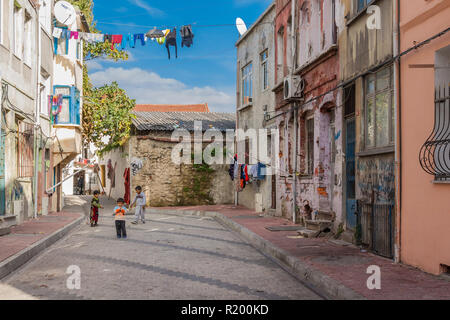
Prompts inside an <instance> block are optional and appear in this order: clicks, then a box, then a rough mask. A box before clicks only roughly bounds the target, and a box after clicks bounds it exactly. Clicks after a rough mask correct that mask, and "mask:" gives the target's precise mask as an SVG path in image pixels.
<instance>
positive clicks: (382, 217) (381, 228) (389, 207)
mask: <svg viewBox="0 0 450 320" xmlns="http://www.w3.org/2000/svg"><path fill="white" fill-rule="evenodd" d="M357 220H358V221H357V224H358V228H359V229H360V234H359V238H360V239H359V240H360V242H361V243H362V244H364V245H366V246H368V247H369V249H370V250H371V251H373V252H374V253H376V254H378V255H380V256H383V257H386V258H393V257H394V204H389V203H388V204H376V203H375V204H372V203H367V202H364V201H361V200H358V201H357Z"/></svg>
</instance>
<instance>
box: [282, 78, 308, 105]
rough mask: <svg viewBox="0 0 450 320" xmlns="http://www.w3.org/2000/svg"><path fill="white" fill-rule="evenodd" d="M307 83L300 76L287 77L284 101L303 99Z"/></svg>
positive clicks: (285, 79)
mask: <svg viewBox="0 0 450 320" xmlns="http://www.w3.org/2000/svg"><path fill="white" fill-rule="evenodd" d="M304 88H305V82H304V80H303V79H302V78H301V77H300V76H287V77H286V78H284V100H289V99H293V98H301V97H302V96H303V89H304Z"/></svg>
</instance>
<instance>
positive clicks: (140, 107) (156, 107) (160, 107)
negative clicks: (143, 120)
mask: <svg viewBox="0 0 450 320" xmlns="http://www.w3.org/2000/svg"><path fill="white" fill-rule="evenodd" d="M134 111H137V112H209V108H208V104H207V103H204V104H137V105H136V107H134Z"/></svg>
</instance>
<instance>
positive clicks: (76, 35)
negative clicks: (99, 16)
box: [70, 31, 78, 40]
mask: <svg viewBox="0 0 450 320" xmlns="http://www.w3.org/2000/svg"><path fill="white" fill-rule="evenodd" d="M72 38H74V39H76V40H78V31H70V39H72Z"/></svg>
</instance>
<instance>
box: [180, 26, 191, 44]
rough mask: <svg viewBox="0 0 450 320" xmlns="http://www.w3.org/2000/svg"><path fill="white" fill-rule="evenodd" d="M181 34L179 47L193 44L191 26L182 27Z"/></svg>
mask: <svg viewBox="0 0 450 320" xmlns="http://www.w3.org/2000/svg"><path fill="white" fill-rule="evenodd" d="M180 34H181V47H184V46H186V47H188V48H189V47H190V46H191V45H192V44H193V42H194V34H193V33H192V27H191V25H188V26H183V27H181V30H180Z"/></svg>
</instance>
